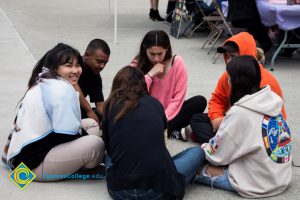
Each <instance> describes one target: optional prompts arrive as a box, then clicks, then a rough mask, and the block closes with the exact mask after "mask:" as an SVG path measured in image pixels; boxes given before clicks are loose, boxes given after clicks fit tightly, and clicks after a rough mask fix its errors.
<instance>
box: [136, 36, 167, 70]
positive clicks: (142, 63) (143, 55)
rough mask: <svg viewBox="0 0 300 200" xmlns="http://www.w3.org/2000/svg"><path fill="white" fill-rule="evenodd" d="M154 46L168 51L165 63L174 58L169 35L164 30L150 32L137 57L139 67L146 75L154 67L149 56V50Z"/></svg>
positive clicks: (143, 41)
mask: <svg viewBox="0 0 300 200" xmlns="http://www.w3.org/2000/svg"><path fill="white" fill-rule="evenodd" d="M153 46H158V47H162V48H164V49H167V52H166V55H165V58H164V61H165V60H168V59H169V58H171V57H172V48H171V43H170V38H169V36H168V34H167V33H166V32H164V31H162V30H153V31H149V32H148V33H147V34H146V35H145V37H144V39H143V40H142V43H141V46H140V52H139V55H138V56H137V60H138V67H139V68H140V69H141V70H142V72H143V73H144V74H147V73H148V72H149V70H150V69H151V67H152V63H151V62H150V60H149V59H148V56H147V49H148V48H151V47H153Z"/></svg>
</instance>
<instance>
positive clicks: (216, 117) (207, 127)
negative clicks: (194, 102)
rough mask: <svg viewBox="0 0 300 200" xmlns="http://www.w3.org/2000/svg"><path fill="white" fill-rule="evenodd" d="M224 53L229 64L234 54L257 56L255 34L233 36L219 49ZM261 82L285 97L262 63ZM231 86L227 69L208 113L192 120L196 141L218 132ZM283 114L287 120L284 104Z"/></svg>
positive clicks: (202, 140)
mask: <svg viewBox="0 0 300 200" xmlns="http://www.w3.org/2000/svg"><path fill="white" fill-rule="evenodd" d="M217 51H218V52H219V53H223V54H224V60H225V63H226V64H227V63H228V62H229V60H230V59H231V58H232V57H234V56H239V55H250V56H253V57H255V58H256V57H257V49H256V43H255V40H254V38H253V36H252V35H251V34H249V33H247V32H241V33H239V34H237V35H234V36H232V37H231V38H229V39H227V40H226V41H225V42H224V45H223V46H221V47H219V48H218V49H217ZM260 71H261V77H262V78H261V83H260V86H261V87H263V86H265V85H270V87H271V90H272V91H273V92H275V93H276V94H278V95H279V96H280V97H281V98H283V95H282V91H281V88H280V85H279V83H278V81H277V80H276V78H275V77H274V76H273V75H272V74H271V73H270V72H269V71H268V70H267V69H265V68H264V67H263V66H262V64H260ZM229 95H230V86H229V84H228V74H227V72H226V71H225V72H224V73H223V74H222V75H221V77H220V78H219V80H218V84H217V86H216V88H215V90H214V92H213V93H212V97H211V99H210V101H209V103H208V114H205V113H204V114H195V115H194V116H193V117H192V120H191V128H192V131H193V133H194V134H195V135H194V137H192V138H193V139H194V140H195V141H197V142H200V143H204V142H206V141H208V140H209V139H210V138H211V137H213V136H214V134H215V133H216V132H217V130H218V128H219V126H220V124H221V122H222V120H223V118H224V116H225V114H226V112H227V111H228V110H229V107H230V103H229ZM282 114H283V117H284V119H285V120H286V113H285V109H284V106H283V107H282Z"/></svg>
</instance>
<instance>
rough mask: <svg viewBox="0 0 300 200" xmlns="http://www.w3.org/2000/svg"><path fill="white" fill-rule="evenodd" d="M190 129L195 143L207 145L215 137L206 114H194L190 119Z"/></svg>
mask: <svg viewBox="0 0 300 200" xmlns="http://www.w3.org/2000/svg"><path fill="white" fill-rule="evenodd" d="M191 128H192V131H193V133H194V134H195V136H196V142H199V143H207V142H208V141H209V140H210V139H211V138H212V137H214V136H215V133H214V132H213V127H212V124H211V122H210V119H209V117H208V115H207V113H196V114H194V115H193V117H192V119H191Z"/></svg>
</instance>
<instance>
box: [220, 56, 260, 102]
mask: <svg viewBox="0 0 300 200" xmlns="http://www.w3.org/2000/svg"><path fill="white" fill-rule="evenodd" d="M226 71H227V73H228V75H229V78H230V80H229V81H230V84H231V94H230V105H231V106H233V105H234V103H235V102H237V101H239V100H240V99H241V98H242V97H244V96H245V95H247V94H253V93H255V92H257V91H259V90H260V81H261V72H260V67H259V64H258V62H257V60H256V59H255V58H254V57H253V56H246V55H244V56H237V57H234V58H233V59H232V60H231V61H230V62H229V63H228V64H227V67H226Z"/></svg>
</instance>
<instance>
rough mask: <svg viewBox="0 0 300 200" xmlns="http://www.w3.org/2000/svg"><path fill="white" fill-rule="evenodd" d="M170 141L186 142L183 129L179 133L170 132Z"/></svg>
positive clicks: (175, 131)
mask: <svg viewBox="0 0 300 200" xmlns="http://www.w3.org/2000/svg"><path fill="white" fill-rule="evenodd" d="M170 139H176V140H182V141H184V142H186V141H187V137H186V135H185V131H184V128H182V129H181V131H177V130H174V131H172V133H171V135H170Z"/></svg>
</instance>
